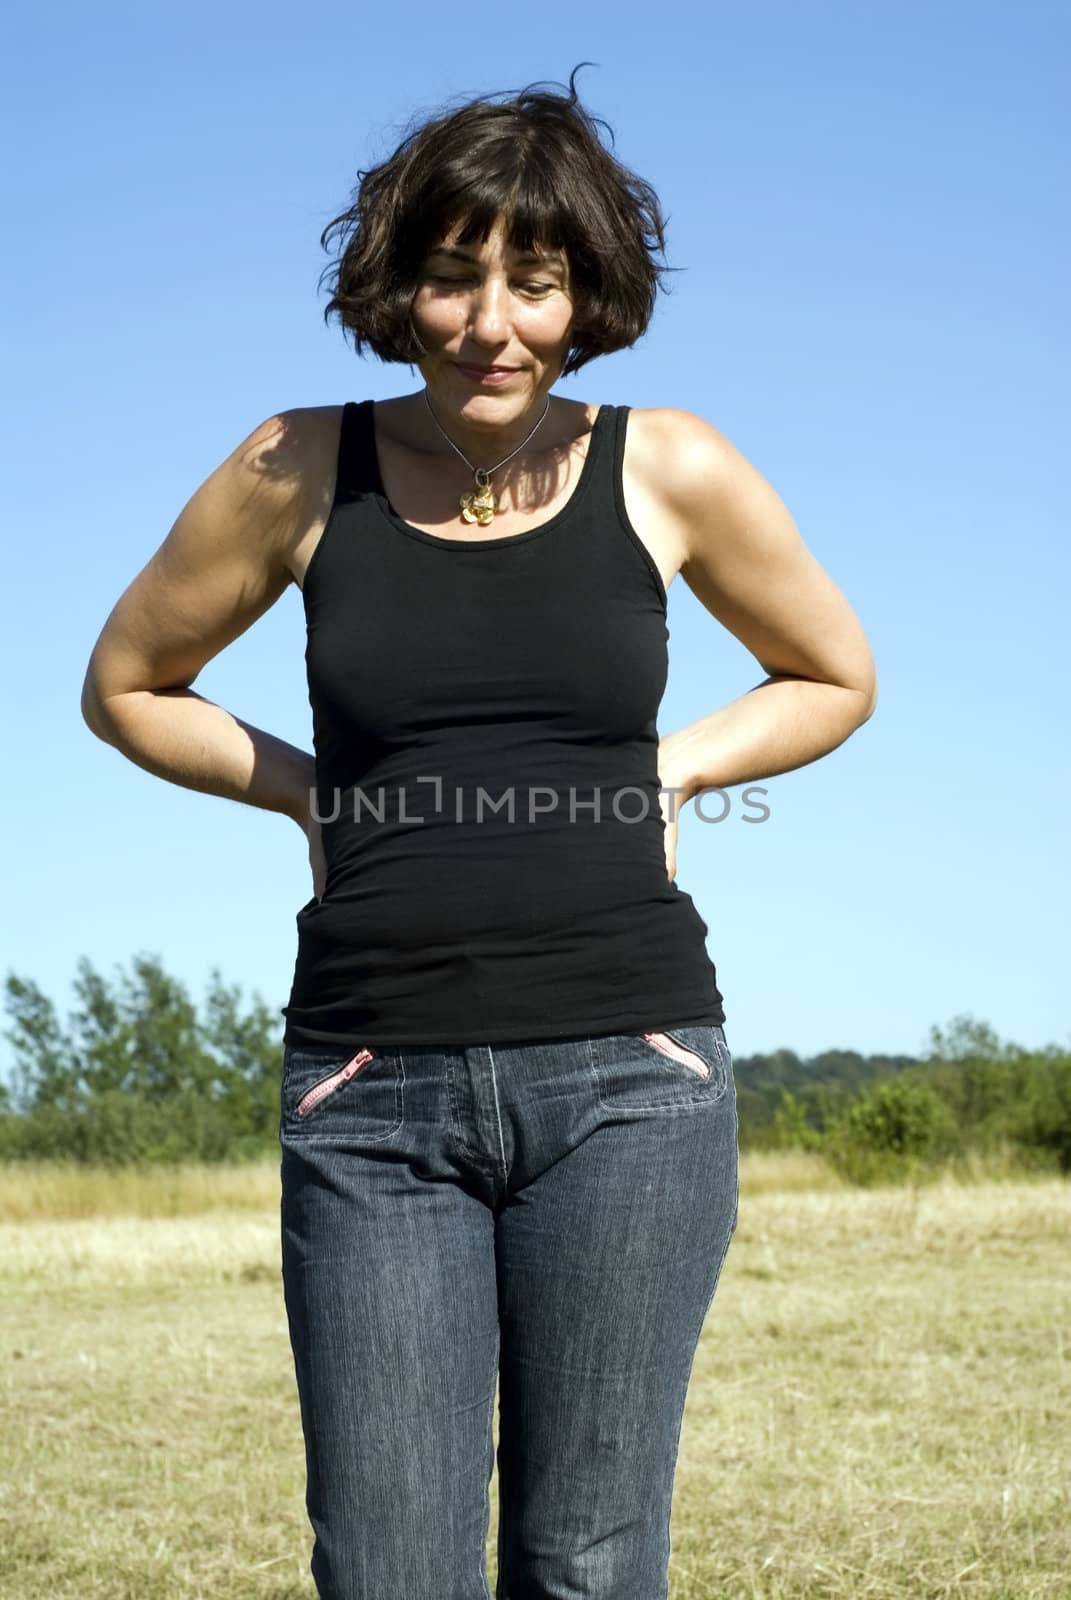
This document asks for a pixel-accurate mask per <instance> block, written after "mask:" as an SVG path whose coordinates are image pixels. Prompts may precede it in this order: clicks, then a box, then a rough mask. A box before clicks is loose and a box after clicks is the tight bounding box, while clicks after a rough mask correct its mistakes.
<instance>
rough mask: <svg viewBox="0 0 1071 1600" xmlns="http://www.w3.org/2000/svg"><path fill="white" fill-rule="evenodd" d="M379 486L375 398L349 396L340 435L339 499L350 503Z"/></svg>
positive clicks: (337, 484)
mask: <svg viewBox="0 0 1071 1600" xmlns="http://www.w3.org/2000/svg"><path fill="white" fill-rule="evenodd" d="M378 488H379V468H378V465H377V462H376V444H375V432H374V427H373V422H372V401H371V400H361V401H356V400H347V401H346V403H345V404H344V406H343V407H342V420H341V423H340V425H339V437H338V468H337V476H336V482H335V501H336V503H337V504H338V505H347V504H348V503H349V502H351V501H353V500H357V499H360V498H361V497H363V496H364V495H368V494H372V493H374V492H375V491H376V490H377V489H378Z"/></svg>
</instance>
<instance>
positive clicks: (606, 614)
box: [282, 400, 725, 1049]
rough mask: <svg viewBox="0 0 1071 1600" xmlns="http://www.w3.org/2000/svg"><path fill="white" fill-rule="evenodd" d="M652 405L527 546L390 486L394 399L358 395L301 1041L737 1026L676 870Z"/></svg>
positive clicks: (334, 570) (436, 1039) (598, 447)
mask: <svg viewBox="0 0 1071 1600" xmlns="http://www.w3.org/2000/svg"><path fill="white" fill-rule="evenodd" d="M628 411H629V407H628V406H612V405H604V406H602V407H601V409H600V411H599V413H598V416H597V419H596V421H595V424H594V427H593V429H592V432H591V434H590V437H589V441H588V450H587V455H586V456H585V458H584V462H583V467H582V469H581V471H580V474H579V478H578V481H577V483H576V485H575V487H574V489H573V492H572V494H571V495H570V497H569V499H568V500H567V501H566V503H565V504H564V505H563V506H562V507H561V509H560V510H559V511H557V512H556V513H555V515H553V516H552V517H550V518H549V520H548V521H546V522H543V523H540V524H539V525H538V526H537V527H533V528H529V529H527V530H526V531H525V532H524V533H518V534H511V535H507V536H505V537H503V538H497V539H495V538H492V539H480V540H478V541H477V540H465V539H451V538H440V537H439V536H438V535H436V534H430V533H425V532H424V531H423V529H420V528H414V527H413V526H412V525H411V524H409V523H407V522H404V521H403V520H402V518H401V517H400V516H399V515H398V514H397V512H396V511H395V509H394V507H393V506H392V505H391V504H390V502H389V501H388V500H387V497H386V494H385V492H384V488H383V482H382V479H381V477H380V474H379V465H378V460H377V455H376V448H375V434H374V428H373V402H372V401H371V400H365V401H363V402H362V403H360V404H355V403H354V402H352V401H350V402H348V403H347V404H346V405H345V406H344V408H343V413H342V425H341V434H340V440H339V454H338V479H337V485H336V489H335V496H334V502H333V504H332V507H331V511H330V514H329V516H328V519H327V523H326V525H325V527H324V531H323V534H322V535H321V538H320V542H319V544H318V545H317V546H316V549H315V550H314V552H313V555H312V558H311V560H310V562H309V565H308V570H307V572H306V574H305V581H304V589H303V603H304V608H305V617H306V623H307V642H306V649H305V661H306V667H307V672H308V685H309V701H310V705H311V708H312V718H313V741H314V747H315V754H316V788H317V810H318V815H319V817H320V819H321V823H322V837H323V843H324V851H325V854H326V858H327V879H326V883H325V886H324V894H323V898H322V899H320V900H317V899H316V898H315V896H314V897H313V899H312V900H310V901H309V902H308V904H307V905H305V906H303V907H302V909H301V910H300V911H299V912H298V913H297V919H296V920H297V931H298V951H297V961H296V965H295V970H294V979H293V986H292V989H291V992H290V999H289V1002H288V1004H287V1005H286V1006H284V1007H283V1008H282V1014H283V1016H284V1017H285V1018H286V1028H285V1035H284V1037H285V1040H286V1042H287V1043H288V1044H291V1045H294V1046H297V1047H300V1046H301V1045H320V1044H330V1045H338V1046H339V1048H340V1049H346V1048H352V1047H354V1046H358V1045H362V1044H371V1045H376V1044H379V1045H385V1046H390V1045H398V1046H404V1045H414V1046H415V1045H435V1044H442V1045H451V1046H458V1045H473V1044H482V1043H487V1044H495V1043H501V1044H509V1043H520V1042H522V1041H526V1040H532V1041H537V1040H548V1039H567V1038H581V1037H591V1036H597V1035H600V1034H614V1033H624V1032H632V1031H643V1030H647V1029H662V1028H667V1027H670V1026H672V1025H673V1024H674V1023H720V1022H724V1020H725V1013H724V1011H723V1009H722V1004H721V999H722V997H721V994H720V993H719V991H718V988H717V984H716V979H715V969H714V966H713V965H712V963H711V961H710V959H709V957H708V955H707V952H706V947H705V939H706V934H707V926H706V923H705V922H704V921H703V920H702V918H701V917H700V915H699V913H698V911H697V910H696V908H695V905H694V904H693V902H692V899H691V896H690V895H687V894H685V893H684V892H683V891H682V890H681V889H679V888H678V887H677V886H676V884H675V883H673V882H671V880H670V879H669V877H668V876H667V873H666V860H665V846H664V834H665V826H664V823H663V821H662V815H661V811H660V808H659V801H658V789H659V778H658V732H657V728H656V718H657V715H658V710H659V705H660V703H661V699H662V695H663V692H664V690H665V686H666V678H667V673H668V665H669V662H668V655H667V643H668V639H669V630H668V628H667V625H666V591H665V587H664V585H663V582H662V578H661V575H660V574H659V571H658V568H657V567H656V566H655V563H654V561H653V560H652V558H651V556H650V554H649V552H648V551H647V549H646V547H645V546H644V545H643V543H642V541H641V540H640V538H639V537H638V535H637V534H636V532H635V530H634V529H633V527H632V525H631V523H630V522H629V520H628V517H627V514H626V511H625V504H624V495H623V492H622V480H621V469H622V461H623V458H624V448H625V427H626V422H627V415H628Z"/></svg>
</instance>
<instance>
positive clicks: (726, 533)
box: [659, 408, 878, 815]
mask: <svg viewBox="0 0 1071 1600" xmlns="http://www.w3.org/2000/svg"><path fill="white" fill-rule="evenodd" d="M661 415H662V426H663V428H664V429H665V432H666V440H665V446H666V449H667V450H669V451H671V452H672V454H673V460H674V473H673V476H672V480H671V481H670V483H669V485H668V487H667V488H666V489H664V490H663V493H664V494H665V495H666V496H667V498H669V500H670V504H671V511H672V515H673V516H674V517H675V518H676V519H677V520H678V525H679V526H680V528H681V530H682V537H683V538H684V540H685V546H686V549H687V552H688V553H687V556H686V559H685V561H684V563H683V565H682V567H681V576H682V577H683V579H684V581H685V582H686V583H687V585H688V587H689V588H690V589H691V590H692V592H693V594H694V595H695V596H696V598H697V599H698V600H699V601H700V602H701V603H702V604H703V605H704V606H705V607H706V609H707V610H708V611H709V612H710V613H711V615H712V616H714V617H716V618H717V620H718V621H719V622H720V623H722V625H723V626H724V627H726V628H727V629H728V630H729V632H730V633H732V634H734V635H735V636H736V638H738V639H739V640H740V641H741V643H742V644H743V645H745V646H746V648H747V649H748V650H750V652H751V653H752V655H753V656H754V657H755V659H756V660H757V661H758V662H759V665H760V666H761V667H763V668H764V670H765V671H766V673H767V674H768V676H767V678H766V679H765V680H764V681H763V682H762V683H759V684H757V685H756V686H755V687H754V688H753V689H750V690H749V691H748V692H747V694H745V695H742V696H741V697H740V698H739V699H737V700H734V701H732V702H731V703H730V704H729V705H726V706H723V707H721V708H720V709H718V710H716V711H713V712H712V713H711V714H710V715H709V716H707V717H704V718H702V719H701V720H700V721H698V722H695V723H692V724H690V725H689V726H688V727H686V728H681V729H678V730H677V731H676V732H674V733H671V734H669V735H668V736H667V737H666V738H665V739H663V740H662V741H661V747H660V753H659V776H660V779H661V781H662V783H663V785H664V786H665V787H666V788H676V789H679V790H680V791H681V792H682V798H683V799H684V800H688V799H690V798H691V796H692V795H694V794H696V793H697V792H698V791H699V790H701V789H704V788H708V787H710V788H721V787H728V786H730V785H733V784H739V783H746V782H748V781H749V780H752V779H761V778H765V777H772V776H774V775H775V774H777V773H780V772H790V771H792V770H793V769H794V768H796V767H802V766H806V765H807V764H808V763H809V762H812V761H816V760H818V759H819V758H820V757H821V756H824V755H827V754H828V753H829V752H830V751H831V750H835V749H836V748H837V746H838V745H841V744H843V743H844V741H845V740H846V739H848V738H849V737H850V735H851V734H852V733H854V732H855V730H856V729H857V728H858V727H860V726H861V724H862V723H864V722H866V721H867V720H868V719H869V717H870V716H871V715H872V714H873V711H874V708H875V706H876V705H877V699H878V687H877V674H876V671H875V667H874V660H873V657H872V655H871V652H870V647H869V645H868V643H867V640H866V637H865V635H864V632H863V628H862V625H861V624H860V622H859V619H858V617H857V616H856V614H855V612H854V611H853V610H852V608H851V606H850V605H849V603H848V601H847V599H846V598H845V596H844V595H843V594H842V593H841V591H840V589H838V587H837V585H836V584H835V583H834V581H833V579H832V578H831V577H830V576H829V575H828V573H826V572H825V571H824V570H823V568H822V567H821V566H820V565H819V563H818V562H817V561H816V560H815V558H814V556H813V555H812V554H811V553H810V551H809V550H808V549H807V547H806V545H805V544H804V542H803V540H802V538H801V537H800V533H799V530H798V529H797V527H796V524H795V522H794V521H793V519H792V516H791V515H790V513H789V511H788V509H787V507H786V506H785V505H784V502H783V501H782V500H781V499H780V497H779V496H778V494H777V493H776V491H775V490H774V489H773V488H772V487H771V485H770V484H769V483H768V482H767V481H766V479H765V478H763V477H762V475H761V474H760V473H759V472H758V471H757V470H756V469H755V468H754V467H753V466H752V465H751V464H750V462H748V461H747V460H746V459H745V457H744V456H743V455H741V453H740V452H739V451H738V450H737V449H736V448H735V447H734V446H733V445H732V444H731V443H730V442H729V440H728V439H726V438H725V436H724V435H723V434H722V433H720V432H719V430H718V429H717V428H714V427H712V426H711V425H710V424H709V423H707V422H705V421H704V420H703V419H702V418H701V417H697V416H694V415H693V414H692V413H690V412H685V411H676V410H670V409H668V408H667V409H666V410H665V411H663V412H662V414H661ZM672 814H674V815H675V809H674V811H673V813H672Z"/></svg>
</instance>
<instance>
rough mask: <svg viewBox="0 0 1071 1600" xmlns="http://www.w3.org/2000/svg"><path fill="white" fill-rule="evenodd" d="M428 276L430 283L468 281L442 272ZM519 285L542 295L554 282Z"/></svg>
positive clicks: (551, 288) (550, 288)
mask: <svg viewBox="0 0 1071 1600" xmlns="http://www.w3.org/2000/svg"><path fill="white" fill-rule="evenodd" d="M428 276H429V278H430V280H431V282H432V283H468V282H469V281H470V280H469V279H468V278H457V277H446V276H445V275H444V274H441V273H434V272H432V273H429V274H428ZM521 287H522V288H523V289H524V290H525V292H526V293H532V294H540V295H543V294H550V293H551V292H552V291H553V289H554V284H552V283H525V284H522V285H521Z"/></svg>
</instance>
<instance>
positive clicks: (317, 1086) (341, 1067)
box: [282, 1045, 402, 1144]
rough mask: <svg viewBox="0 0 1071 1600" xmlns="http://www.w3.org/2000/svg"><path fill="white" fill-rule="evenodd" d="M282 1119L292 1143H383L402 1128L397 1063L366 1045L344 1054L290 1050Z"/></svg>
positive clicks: (317, 1049)
mask: <svg viewBox="0 0 1071 1600" xmlns="http://www.w3.org/2000/svg"><path fill="white" fill-rule="evenodd" d="M282 1113H283V1124H284V1128H285V1130H286V1131H287V1133H289V1134H290V1135H291V1136H292V1137H298V1138H303V1137H311V1138H317V1139H322V1138H331V1139H333V1138H338V1139H342V1140H344V1141H346V1142H350V1141H353V1140H356V1141H358V1142H359V1143H362V1144H366V1143H369V1142H375V1141H377V1140H379V1139H387V1138H389V1137H390V1135H391V1134H392V1133H396V1132H397V1131H398V1129H399V1128H400V1127H401V1125H402V1069H401V1062H400V1060H399V1058H398V1056H397V1055H396V1054H390V1053H387V1052H380V1051H379V1050H374V1049H371V1048H370V1047H369V1046H368V1045H361V1046H359V1047H358V1048H351V1049H349V1050H346V1051H340V1050H336V1049H335V1048H334V1047H333V1046H326V1045H325V1046H315V1047H304V1046H303V1047H293V1046H289V1045H288V1046H287V1047H286V1049H285V1051H284V1055H283V1083H282Z"/></svg>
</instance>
